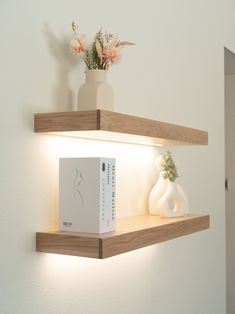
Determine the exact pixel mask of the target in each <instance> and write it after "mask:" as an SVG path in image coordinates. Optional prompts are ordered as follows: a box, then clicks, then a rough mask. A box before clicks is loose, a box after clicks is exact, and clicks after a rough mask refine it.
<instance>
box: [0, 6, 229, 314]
mask: <svg viewBox="0 0 235 314" xmlns="http://www.w3.org/2000/svg"><path fill="white" fill-rule="evenodd" d="M234 12H235V5H234V3H233V1H224V0H221V1H219V0H218V1H212V0H207V1H204V0H198V1H193V0H190V1H188V0H187V1H186V0H179V1H173V0H164V1H162V0H147V1H143V2H138V1H134V0H126V1H119V2H110V1H107V0H100V1H85V0H83V1H73V0H67V1H66V2H65V1H59V2H58V1H55V0H51V1H45V0H42V1H35V0H34V1H29V0H22V1H16V0H9V1H6V0H2V1H1V2H0V29H1V50H0V54H1V58H0V69H1V75H0V100H1V105H0V117H1V123H0V204H1V205H0V222H1V228H0V252H1V258H0V313H1V314H41V313H43V314H68V313H69V314H101V313H102V314H110V313H113V314H154V313H161V314H172V313H180V314H189V313H190V314H198V313H200V314H212V313H213V314H225V252H224V251H225V243H224V229H225V223H224V189H223V181H224V104H223V102H224V91H223V77H224V73H223V53H224V50H223V47H224V46H227V47H228V48H230V49H231V50H234V51H235V36H234V34H233V30H234V29H235V25H234V21H235V19H234ZM73 18H77V19H78V22H79V27H80V28H81V32H84V33H86V34H88V36H89V37H91V36H92V35H93V34H94V32H95V31H96V30H97V29H98V28H99V27H100V26H103V28H104V30H106V29H107V30H108V31H114V32H115V31H118V32H119V35H120V37H121V38H122V39H127V40H131V41H134V42H136V43H137V45H136V47H129V48H126V49H125V50H124V51H123V60H122V63H121V64H120V65H119V66H117V67H113V68H112V69H111V70H110V73H109V82H110V83H111V85H112V86H113V88H114V91H115V101H116V106H115V109H116V111H119V112H124V113H130V114H134V115H139V116H144V117H150V118H153V119H158V120H163V121H170V122H173V123H177V124H183V125H187V126H191V127H195V128H201V129H206V130H208V131H209V146H208V147H179V148H172V151H173V153H174V157H175V161H176V163H177V165H178V168H179V172H180V173H181V177H180V178H179V182H180V183H181V184H182V186H183V187H184V189H185V191H186V192H187V194H188V197H189V201H190V204H191V211H192V212H195V213H200V212H207V213H209V214H210V215H211V228H210V230H209V231H205V232H201V233H197V234H193V235H190V236H187V237H183V238H179V239H175V240H172V241H169V242H166V243H162V244H159V245H155V246H152V247H147V248H143V249H141V250H137V251H135V252H129V253H127V254H123V255H120V256H117V257H113V258H110V259H107V260H103V261H102V260H101V261H100V260H92V259H85V258H79V257H69V256H59V255H52V254H40V253H36V252H35V247H34V246H35V240H34V238H35V236H34V235H35V232H36V231H40V230H43V229H45V228H54V227H56V225H57V185H58V157H59V156H86V155H90V156H93V155H94V156H95V155H109V156H114V157H117V160H118V178H117V179H118V189H119V190H118V214H119V215H126V214H129V213H135V212H137V213H138V212H141V211H142V210H144V209H145V205H146V199H147V191H148V189H149V187H150V185H151V183H152V182H153V180H154V171H152V169H153V160H154V157H155V155H156V154H157V153H158V151H157V149H152V148H145V147H141V148H140V147H137V146H133V147H132V146H128V145H121V144H110V143H96V142H94V143H93V142H91V141H85V140H75V139H64V138H63V139H62V138H59V137H53V136H46V135H38V134H34V133H33V113H34V112H50V111H62V110H70V109H71V108H74V99H75V94H76V91H77V88H78V86H79V85H80V84H81V82H82V81H83V69H82V68H81V65H80V64H79V63H78V62H76V61H75V59H73V58H72V57H71V56H69V54H68V52H67V42H68V39H69V36H70V34H71V31H70V22H71V20H72V19H73ZM131 177H132V178H131ZM127 178H128V181H127ZM138 178H139V180H137V179H138Z"/></svg>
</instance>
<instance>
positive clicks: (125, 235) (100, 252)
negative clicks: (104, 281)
mask: <svg viewBox="0 0 235 314" xmlns="http://www.w3.org/2000/svg"><path fill="white" fill-rule="evenodd" d="M208 228H209V216H208V215H187V216H185V217H180V218H159V217H156V216H149V215H144V216H135V217H131V218H125V219H119V220H118V221H117V228H116V231H115V232H109V233H104V234H88V233H78V232H61V231H54V232H38V233H37V235H36V250H37V251H39V252H48V253H58V254H67V255H77V256H87V257H94V258H107V257H111V256H114V255H118V254H121V253H125V252H129V251H132V250H136V249H139V248H142V247H145V246H149V245H153V244H156V243H160V242H163V241H167V240H170V239H174V238H177V237H180V236H184V235H187V234H190V233H194V232H197V231H201V230H204V229H208Z"/></svg>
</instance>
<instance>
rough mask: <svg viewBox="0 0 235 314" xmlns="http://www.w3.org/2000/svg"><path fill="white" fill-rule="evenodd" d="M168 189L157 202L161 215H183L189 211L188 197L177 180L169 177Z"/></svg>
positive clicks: (157, 209) (157, 208)
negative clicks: (170, 179) (172, 180)
mask: <svg viewBox="0 0 235 314" xmlns="http://www.w3.org/2000/svg"><path fill="white" fill-rule="evenodd" d="M166 181H167V189H166V191H165V193H164V194H163V196H162V197H161V198H160V200H159V201H158V203H157V207H156V211H157V212H158V213H159V215H160V216H161V217H181V216H185V215H186V214H188V212H189V206H188V200H187V197H186V195H185V193H184V191H183V190H182V188H181V187H180V185H179V184H177V183H176V182H171V181H169V180H168V179H167V180H166Z"/></svg>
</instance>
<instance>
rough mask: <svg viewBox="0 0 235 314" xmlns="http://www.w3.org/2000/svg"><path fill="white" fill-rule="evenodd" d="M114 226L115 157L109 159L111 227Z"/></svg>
mask: <svg viewBox="0 0 235 314" xmlns="http://www.w3.org/2000/svg"><path fill="white" fill-rule="evenodd" d="M115 227H116V164H115V159H112V161H111V228H112V230H115Z"/></svg>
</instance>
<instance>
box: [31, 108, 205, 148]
mask: <svg viewBox="0 0 235 314" xmlns="http://www.w3.org/2000/svg"><path fill="white" fill-rule="evenodd" d="M34 131H35V132H50V133H54V134H60V135H67V136H76V137H84V138H93V139H102V140H112V141H120V142H131V143H140V144H149V145H164V146H165V145H182V144H184V145H187V144H196V145H206V144H207V143H208V133H207V132H206V131H201V130H196V129H192V128H188V127H183V126H179V125H175V124H170V123H165V122H159V121H155V120H151V119H145V118H140V117H135V116H130V115H126V114H121V113H117V112H110V111H105V110H90V111H72V112H55V113H37V114H35V117H34Z"/></svg>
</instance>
